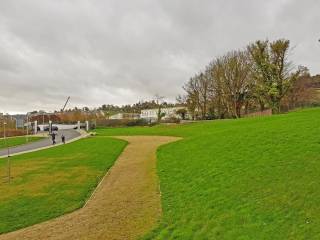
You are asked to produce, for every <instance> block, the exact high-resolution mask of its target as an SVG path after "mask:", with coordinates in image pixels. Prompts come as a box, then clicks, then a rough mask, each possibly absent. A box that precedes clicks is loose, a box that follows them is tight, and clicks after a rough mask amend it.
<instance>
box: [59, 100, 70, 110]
mask: <svg viewBox="0 0 320 240" xmlns="http://www.w3.org/2000/svg"><path fill="white" fill-rule="evenodd" d="M69 100H70V96H69V97H68V99H67V101H66V103H65V104H64V106H63V108H62V111H61V112H63V111H64V109H65V108H66V106H67V104H68V102H69Z"/></svg>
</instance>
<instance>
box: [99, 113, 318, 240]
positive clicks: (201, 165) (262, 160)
mask: <svg viewBox="0 0 320 240" xmlns="http://www.w3.org/2000/svg"><path fill="white" fill-rule="evenodd" d="M97 132H98V134H100V135H172V136H181V137H184V140H182V141H179V142H176V143H172V144H169V145H166V146H163V147H161V148H160V149H159V150H158V165H157V169H158V174H159V177H160V185H161V192H162V207H163V218H162V220H161V222H160V223H159V226H158V227H157V228H156V229H154V231H152V232H150V233H149V234H147V236H145V239H183V240H187V239H201V240H204V239H320V230H319V225H320V218H319V216H320V188H319V181H320V175H319V172H320V109H318V108H317V109H308V110H302V111H297V112H293V113H289V114H284V115H277V116H272V117H262V118H252V119H240V120H223V121H212V122H205V123H194V124H189V125H176V126H156V127H133V128H120V129H99V130H98V131H97Z"/></svg>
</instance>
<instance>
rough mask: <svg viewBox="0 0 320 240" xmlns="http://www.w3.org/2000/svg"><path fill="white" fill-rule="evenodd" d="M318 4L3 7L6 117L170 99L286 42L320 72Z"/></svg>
mask: <svg viewBox="0 0 320 240" xmlns="http://www.w3.org/2000/svg"><path fill="white" fill-rule="evenodd" d="M319 7H320V3H319V2H318V1H316V0H309V1H303V2H302V1H298V0H271V1H262V0H242V1H237V0H229V1H228V0H227V1H226V0H211V1H210V0H201V1H191V0H190V1H189V0H187V1H186V0H161V1H160V0H136V1H129V0H124V1H116V0H107V1H98V0H91V1H89V0H70V1H67V0H65V1H63V0H61V1H50V0H30V1H24V0H3V1H1V2H0V112H1V111H5V112H8V111H10V112H24V111H29V110H34V109H44V110H53V109H58V108H60V107H61V105H63V102H64V99H65V98H66V97H67V96H69V95H70V96H71V103H70V104H71V105H70V106H76V105H78V106H85V105H86V106H91V107H92V106H99V105H101V104H104V103H107V104H108V103H110V104H111V103H112V104H125V103H133V102H136V101H138V100H142V99H150V98H152V96H153V95H154V94H155V93H160V94H162V95H164V96H166V97H167V99H168V100H174V99H175V96H176V95H177V94H179V93H181V92H182V90H181V86H182V85H183V83H184V82H185V81H186V80H188V78H189V77H190V76H192V75H193V74H194V73H195V72H197V71H199V70H201V69H202V68H203V67H204V66H205V65H206V64H207V63H208V62H209V61H210V60H211V59H213V58H214V57H216V56H218V55H221V54H223V53H225V52H226V51H229V50H231V49H237V48H242V47H244V46H245V45H246V44H247V43H248V42H251V41H254V40H256V39H261V38H262V39H266V38H269V39H274V38H278V37H286V38H289V39H290V40H291V41H292V45H293V46H295V51H294V54H293V56H292V58H293V60H294V62H295V63H296V64H297V65H299V64H303V65H306V66H308V67H309V68H310V70H311V72H312V73H317V72H319V66H318V65H319V64H318V63H319V57H318V56H319V52H320V44H319V43H317V38H318V37H320V36H318V35H319V32H318V31H317V26H318V25H317V23H318V22H320V21H319V20H320V19H319V14H318V12H317V11H318V9H319Z"/></svg>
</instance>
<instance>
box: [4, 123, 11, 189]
mask: <svg viewBox="0 0 320 240" xmlns="http://www.w3.org/2000/svg"><path fill="white" fill-rule="evenodd" d="M6 125H7V123H6V122H5V121H3V138H4V142H5V145H6V147H7V151H8V158H7V159H8V161H7V164H8V183H10V181H11V163H10V147H9V144H8V140H7V134H6Z"/></svg>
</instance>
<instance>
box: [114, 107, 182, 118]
mask: <svg viewBox="0 0 320 240" xmlns="http://www.w3.org/2000/svg"><path fill="white" fill-rule="evenodd" d="M182 109H185V111H186V112H187V110H186V108H185V107H167V108H161V110H160V111H161V115H162V116H163V117H162V120H168V119H182V115H181V114H179V111H181V110H182ZM158 112H159V109H158V108H153V109H143V110H141V113H140V114H138V113H117V114H114V115H111V116H110V117H109V119H111V120H124V119H132V120H136V119H144V120H147V121H156V120H157V119H158ZM185 118H188V114H186V116H185Z"/></svg>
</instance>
